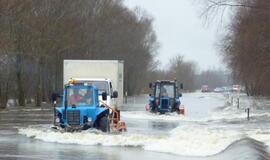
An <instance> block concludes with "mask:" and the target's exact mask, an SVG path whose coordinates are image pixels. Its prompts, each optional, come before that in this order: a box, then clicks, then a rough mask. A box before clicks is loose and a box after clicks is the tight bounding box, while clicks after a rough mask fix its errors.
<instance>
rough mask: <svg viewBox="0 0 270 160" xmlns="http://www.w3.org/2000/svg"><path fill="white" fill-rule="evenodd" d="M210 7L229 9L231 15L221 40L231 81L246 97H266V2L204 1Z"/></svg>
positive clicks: (269, 44)
mask: <svg viewBox="0 0 270 160" xmlns="http://www.w3.org/2000/svg"><path fill="white" fill-rule="evenodd" d="M207 1H208V2H209V3H210V4H212V5H209V6H211V7H210V8H221V7H233V10H234V12H235V15H234V16H233V18H232V22H231V24H230V25H229V27H228V32H227V34H226V36H225V37H224V38H223V40H222V41H221V49H222V54H223V57H224V59H225V62H226V63H227V64H228V66H229V67H230V68H231V70H232V74H233V77H234V80H235V81H237V82H240V83H241V84H243V85H244V86H245V88H246V91H247V94H248V95H264V96H269V95H270V85H269V83H268V80H269V79H270V27H269V26H270V1H269V0H222V1H221V0H211V1H210V0H207Z"/></svg>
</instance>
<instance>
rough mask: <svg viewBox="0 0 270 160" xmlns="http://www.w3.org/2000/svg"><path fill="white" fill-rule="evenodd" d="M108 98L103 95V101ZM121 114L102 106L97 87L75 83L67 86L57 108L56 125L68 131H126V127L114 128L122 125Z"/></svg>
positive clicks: (104, 105)
mask: <svg viewBox="0 0 270 160" xmlns="http://www.w3.org/2000/svg"><path fill="white" fill-rule="evenodd" d="M106 98H107V94H106V93H105V92H104V93H102V100H106ZM119 114H120V111H118V110H115V109H114V108H112V107H110V106H108V105H107V104H106V103H103V104H100V100H99V93H98V89H97V87H96V86H93V85H89V84H88V83H75V81H73V82H70V83H68V84H66V85H65V87H64V94H63V97H62V102H61V104H60V105H58V106H55V112H54V125H55V126H56V127H60V128H63V129H65V130H66V131H77V130H86V129H89V128H96V129H99V130H101V131H103V132H109V131H110V130H111V129H125V126H120V127H122V128H115V127H114V126H116V125H118V123H120V116H117V115H119ZM116 118H117V119H116ZM123 123H124V122H121V124H123ZM123 125H125V124H123ZM112 127H114V128H112ZM123 127H124V128H123Z"/></svg>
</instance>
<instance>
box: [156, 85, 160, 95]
mask: <svg viewBox="0 0 270 160" xmlns="http://www.w3.org/2000/svg"><path fill="white" fill-rule="evenodd" d="M159 95H160V84H159V83H158V84H156V89H155V97H156V98H158V97H159Z"/></svg>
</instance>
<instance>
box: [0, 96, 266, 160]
mask: <svg viewBox="0 0 270 160" xmlns="http://www.w3.org/2000/svg"><path fill="white" fill-rule="evenodd" d="M146 102H147V96H138V97H130V98H129V99H128V104H127V105H125V106H124V107H123V108H122V109H121V110H122V112H121V117H122V119H123V120H124V121H126V124H127V127H128V132H126V133H123V134H113V135H109V134H104V133H101V132H99V131H96V130H88V131H83V132H79V133H61V132H57V131H54V130H52V129H50V127H51V123H52V118H53V117H52V115H53V114H52V109H51V108H45V107H43V108H19V109H18V108H9V109H7V110H2V111H1V112H0V127H1V129H0V159H100V160H103V159H104V160H116V159H122V160H126V159H129V160H138V159H156V160H171V159H183V160H185V159H196V160H197V159H198V160H200V159H210V160H211V159H221V160H222V159H224V160H227V159H235V160H239V159H250V160H254V159H270V156H269V151H268V150H269V149H268V145H269V144H270V132H269V131H270V123H269V120H270V103H269V102H270V100H268V99H263V98H261V99H256V100H250V99H248V98H247V97H246V96H244V95H242V96H241V97H240V107H239V109H238V108H237V105H236V103H231V98H230V97H227V96H225V95H223V94H219V93H206V94H203V93H188V94H184V95H183V97H182V104H184V105H185V109H186V115H185V116H183V115H180V116H179V115H177V114H168V115H156V114H151V113H148V112H146V111H145V110H144V106H145V104H146ZM247 106H251V117H250V121H247V119H246V112H245V109H246V107H247Z"/></svg>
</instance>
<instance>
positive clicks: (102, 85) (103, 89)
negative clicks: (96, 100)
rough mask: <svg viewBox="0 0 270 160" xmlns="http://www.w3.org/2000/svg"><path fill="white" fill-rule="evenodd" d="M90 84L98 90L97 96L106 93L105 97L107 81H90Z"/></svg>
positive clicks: (107, 90)
mask: <svg viewBox="0 0 270 160" xmlns="http://www.w3.org/2000/svg"><path fill="white" fill-rule="evenodd" d="M90 84H91V85H93V86H96V87H97V88H98V94H99V95H101V94H102V92H106V93H107V95H109V94H110V92H109V83H108V82H107V81H90Z"/></svg>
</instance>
